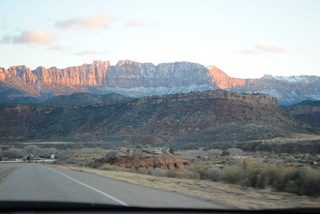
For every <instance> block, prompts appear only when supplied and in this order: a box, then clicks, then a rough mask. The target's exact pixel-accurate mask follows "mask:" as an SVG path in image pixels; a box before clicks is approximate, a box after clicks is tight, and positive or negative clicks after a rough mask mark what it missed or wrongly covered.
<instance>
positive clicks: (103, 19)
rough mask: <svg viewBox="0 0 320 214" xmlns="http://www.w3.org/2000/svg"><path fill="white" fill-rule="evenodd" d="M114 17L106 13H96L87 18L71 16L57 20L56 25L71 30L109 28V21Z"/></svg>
mask: <svg viewBox="0 0 320 214" xmlns="http://www.w3.org/2000/svg"><path fill="white" fill-rule="evenodd" d="M114 20H115V18H114V17H112V16H108V15H96V16H92V17H89V18H87V19H81V18H71V19H67V20H64V21H58V22H57V23H56V26H57V27H59V28H61V29H63V30H67V29H72V30H78V31H82V30H99V29H107V28H109V24H110V22H112V21H114Z"/></svg>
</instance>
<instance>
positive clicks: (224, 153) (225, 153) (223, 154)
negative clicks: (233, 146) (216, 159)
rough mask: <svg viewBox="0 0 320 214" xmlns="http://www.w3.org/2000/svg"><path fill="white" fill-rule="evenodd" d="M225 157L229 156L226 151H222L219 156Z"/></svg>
mask: <svg viewBox="0 0 320 214" xmlns="http://www.w3.org/2000/svg"><path fill="white" fill-rule="evenodd" d="M227 155H230V153H229V152H228V151H223V152H222V154H221V156H227Z"/></svg>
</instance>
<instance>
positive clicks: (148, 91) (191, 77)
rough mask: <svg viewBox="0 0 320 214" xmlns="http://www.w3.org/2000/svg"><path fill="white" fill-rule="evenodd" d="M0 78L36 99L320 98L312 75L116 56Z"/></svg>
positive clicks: (19, 69)
mask: <svg viewBox="0 0 320 214" xmlns="http://www.w3.org/2000/svg"><path fill="white" fill-rule="evenodd" d="M0 81H2V82H4V83H5V84H7V85H9V86H11V87H12V88H14V89H17V90H20V91H23V92H25V93H27V95H24V96H34V97H40V98H41V99H42V100H47V99H49V98H51V97H52V96H57V95H64V94H72V93H75V92H90V93H96V94H107V93H112V92H115V93H119V94H122V95H125V96H133V97H143V96H152V95H163V94H176V93H188V92H191V91H205V90H215V89H228V90H231V91H235V92H241V93H264V94H268V95H271V96H274V97H276V98H278V100H279V103H280V104H282V105H289V104H292V103H297V102H300V101H302V100H305V99H314V100H320V77H317V76H300V77H273V76H270V75H269V76H268V75H266V76H264V77H263V78H260V79H241V78H232V77H229V76H228V75H227V74H226V73H224V72H223V71H221V70H220V69H219V68H217V67H214V66H209V67H207V68H206V67H204V66H203V65H200V64H197V63H190V62H174V63H161V64H159V65H153V64H152V63H139V62H135V61H129V60H121V61H119V62H118V63H117V64H116V65H115V66H111V65H110V62H109V61H105V62H102V61H94V62H93V63H92V64H83V65H81V66H74V67H68V68H64V69H58V68H56V67H52V68H48V69H46V68H44V67H41V66H40V67H38V68H37V69H35V70H30V69H29V68H27V67H26V66H13V67H10V68H9V69H8V70H6V69H4V68H0ZM0 91H1V90H0ZM4 96H8V95H4ZM14 96H18V95H14ZM0 98H1V93H0Z"/></svg>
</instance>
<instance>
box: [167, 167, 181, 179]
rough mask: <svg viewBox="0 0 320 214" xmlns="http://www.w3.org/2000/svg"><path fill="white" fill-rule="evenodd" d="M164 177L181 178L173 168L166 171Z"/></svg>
mask: <svg viewBox="0 0 320 214" xmlns="http://www.w3.org/2000/svg"><path fill="white" fill-rule="evenodd" d="M165 176H166V177H169V178H182V175H181V173H180V172H179V171H178V170H177V169H175V168H172V169H169V170H167V171H166V174H165Z"/></svg>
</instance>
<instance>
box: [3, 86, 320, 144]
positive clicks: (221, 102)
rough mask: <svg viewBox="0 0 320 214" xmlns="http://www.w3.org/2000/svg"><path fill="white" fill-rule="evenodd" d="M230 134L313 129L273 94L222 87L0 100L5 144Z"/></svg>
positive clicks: (199, 138)
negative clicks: (132, 95) (96, 99)
mask: <svg viewBox="0 0 320 214" xmlns="http://www.w3.org/2000/svg"><path fill="white" fill-rule="evenodd" d="M83 95H84V96H86V94H83ZM244 124H249V125H244ZM222 125H225V126H222ZM233 133H235V134H236V137H237V140H238V141H240V140H241V142H246V141H252V140H261V139H273V138H277V137H294V135H295V133H298V134H299V133H303V134H314V133H315V129H313V128H312V127H311V126H310V125H307V124H305V123H302V122H300V121H298V120H296V119H294V118H293V117H291V116H290V115H289V114H288V113H287V112H286V111H284V110H283V109H281V108H279V107H278V103H277V100H276V99H275V98H273V97H270V96H268V95H264V94H260V95H247V94H238V93H234V92H230V91H221V90H220V91H205V92H197V93H189V94H177V95H166V96H154V97H147V98H140V99H130V100H118V101H112V102H106V103H102V104H95V105H73V106H65V107H55V106H54V105H51V106H48V105H45V104H35V103H34V104H10V103H1V104H0V137H1V139H2V142H7V143H9V142H16V141H31V140H32V141H34V140H37V141H69V142H101V143H105V144H109V145H123V144H128V143H129V144H157V143H170V142H175V141H177V140H179V139H184V140H183V141H181V142H182V143H188V142H190V143H193V144H195V145H200V144H201V143H203V145H205V146H207V144H208V143H209V144H210V143H213V142H230V141H232V140H233ZM248 133H251V134H248ZM206 136H208V139H207V140H206V139H205V137H206ZM240 136H241V137H240ZM188 138H189V139H188ZM190 139H192V140H190Z"/></svg>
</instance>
